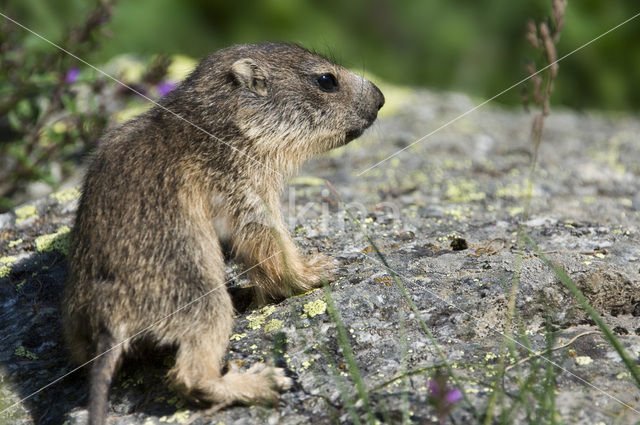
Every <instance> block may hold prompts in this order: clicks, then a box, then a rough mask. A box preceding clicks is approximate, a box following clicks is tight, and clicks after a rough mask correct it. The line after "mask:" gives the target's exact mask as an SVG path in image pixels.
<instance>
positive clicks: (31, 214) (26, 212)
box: [14, 205, 38, 224]
mask: <svg viewBox="0 0 640 425" xmlns="http://www.w3.org/2000/svg"><path fill="white" fill-rule="evenodd" d="M14 212H15V213H16V224H21V223H23V222H25V221H27V220H29V219H32V218H36V217H37V216H38V212H37V211H36V207H35V206H33V205H25V206H24V207H20V208H16V210H15V211H14Z"/></svg>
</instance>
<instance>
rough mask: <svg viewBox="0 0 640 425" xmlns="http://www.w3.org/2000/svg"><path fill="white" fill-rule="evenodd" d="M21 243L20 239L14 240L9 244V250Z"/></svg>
mask: <svg viewBox="0 0 640 425" xmlns="http://www.w3.org/2000/svg"><path fill="white" fill-rule="evenodd" d="M22 242H23V240H22V239H16V240H15V241H11V242H9V248H13V247H14V246H16V245H20V244H21V243H22Z"/></svg>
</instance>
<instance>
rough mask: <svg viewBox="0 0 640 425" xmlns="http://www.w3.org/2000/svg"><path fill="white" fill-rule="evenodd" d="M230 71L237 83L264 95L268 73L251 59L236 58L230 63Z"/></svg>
mask: <svg viewBox="0 0 640 425" xmlns="http://www.w3.org/2000/svg"><path fill="white" fill-rule="evenodd" d="M231 72H232V73H233V77H234V78H235V80H236V81H237V82H238V84H240V85H241V86H243V87H246V88H248V89H249V90H253V91H254V92H256V93H257V94H259V95H260V96H266V94H267V77H268V75H267V73H266V72H265V71H264V70H263V69H262V68H260V67H259V66H258V64H257V63H256V62H255V61H254V60H253V59H249V58H243V59H238V60H237V61H235V62H234V63H233V65H231Z"/></svg>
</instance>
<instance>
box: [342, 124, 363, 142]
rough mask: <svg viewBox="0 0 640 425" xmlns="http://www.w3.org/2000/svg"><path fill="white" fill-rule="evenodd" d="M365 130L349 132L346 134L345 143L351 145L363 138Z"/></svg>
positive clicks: (359, 129) (358, 129) (357, 129)
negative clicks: (355, 140)
mask: <svg viewBox="0 0 640 425" xmlns="http://www.w3.org/2000/svg"><path fill="white" fill-rule="evenodd" d="M364 130H365V129H364V128H356V129H353V130H348V131H347V133H346V137H345V141H344V142H345V143H349V142H350V141H352V140H354V139H357V138H358V137H360V136H362V133H364Z"/></svg>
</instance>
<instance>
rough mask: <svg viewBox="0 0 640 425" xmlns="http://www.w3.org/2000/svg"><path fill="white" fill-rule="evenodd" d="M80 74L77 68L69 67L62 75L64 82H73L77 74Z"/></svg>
mask: <svg viewBox="0 0 640 425" xmlns="http://www.w3.org/2000/svg"><path fill="white" fill-rule="evenodd" d="M79 74H80V70H79V69H78V68H71V69H70V70H68V71H67V74H66V75H65V76H64V82H65V83H69V84H72V83H75V82H76V80H77V79H78V75H79Z"/></svg>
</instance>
